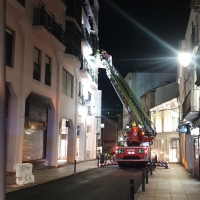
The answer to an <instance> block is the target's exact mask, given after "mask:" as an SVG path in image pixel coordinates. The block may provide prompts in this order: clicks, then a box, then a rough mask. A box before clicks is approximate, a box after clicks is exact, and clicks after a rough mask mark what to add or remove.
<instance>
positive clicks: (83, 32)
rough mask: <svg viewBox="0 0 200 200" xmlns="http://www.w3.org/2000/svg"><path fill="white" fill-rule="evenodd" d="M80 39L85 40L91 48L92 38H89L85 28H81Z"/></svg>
mask: <svg viewBox="0 0 200 200" xmlns="http://www.w3.org/2000/svg"><path fill="white" fill-rule="evenodd" d="M81 37H82V39H86V40H87V42H88V44H89V45H90V47H91V48H92V38H91V37H90V35H89V33H88V31H87V29H86V28H82V36H81Z"/></svg>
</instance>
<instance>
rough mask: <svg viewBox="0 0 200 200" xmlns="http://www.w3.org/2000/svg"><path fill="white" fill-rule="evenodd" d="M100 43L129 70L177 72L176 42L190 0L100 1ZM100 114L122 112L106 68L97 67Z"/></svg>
mask: <svg viewBox="0 0 200 200" xmlns="http://www.w3.org/2000/svg"><path fill="white" fill-rule="evenodd" d="M99 5H100V9H99V46H100V49H105V50H106V51H107V52H108V54H110V55H112V59H113V65H114V66H115V67H116V68H117V69H118V71H119V72H120V73H121V74H122V75H123V76H124V77H125V76H126V75H127V73H128V72H136V71H142V72H144V71H145V72H147V71H149V72H164V71H165V72H176V69H177V54H176V52H177V51H178V48H179V41H180V40H181V39H184V36H185V32H186V28H187V24H188V20H189V14H190V0H99ZM99 89H100V90H102V95H103V97H102V115H106V113H107V112H109V113H110V115H111V116H112V115H115V114H117V113H121V112H122V104H121V102H120V100H119V98H118V96H117V94H116V93H115V91H114V89H113V87H112V85H111V83H110V81H109V79H108V78H107V76H106V72H105V69H100V70H99Z"/></svg>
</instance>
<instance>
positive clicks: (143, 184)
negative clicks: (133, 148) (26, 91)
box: [142, 168, 145, 192]
mask: <svg viewBox="0 0 200 200" xmlns="http://www.w3.org/2000/svg"><path fill="white" fill-rule="evenodd" d="M144 180H145V175H144V168H142V192H144V191H145V182H144Z"/></svg>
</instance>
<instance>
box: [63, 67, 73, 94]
mask: <svg viewBox="0 0 200 200" xmlns="http://www.w3.org/2000/svg"><path fill="white" fill-rule="evenodd" d="M62 85H63V87H62V91H63V93H64V94H66V95H68V96H70V97H71V98H73V88H74V77H73V76H72V75H71V74H69V73H68V72H67V71H66V70H64V69H63V79H62Z"/></svg>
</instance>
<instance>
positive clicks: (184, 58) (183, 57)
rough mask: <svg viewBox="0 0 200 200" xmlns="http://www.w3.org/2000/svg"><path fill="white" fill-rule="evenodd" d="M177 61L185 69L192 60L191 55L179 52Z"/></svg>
mask: <svg viewBox="0 0 200 200" xmlns="http://www.w3.org/2000/svg"><path fill="white" fill-rule="evenodd" d="M178 59H179V62H180V64H181V65H182V66H184V67H187V66H188V65H189V64H190V62H191V60H192V55H191V54H190V53H188V52H181V53H179V56H178Z"/></svg>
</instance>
